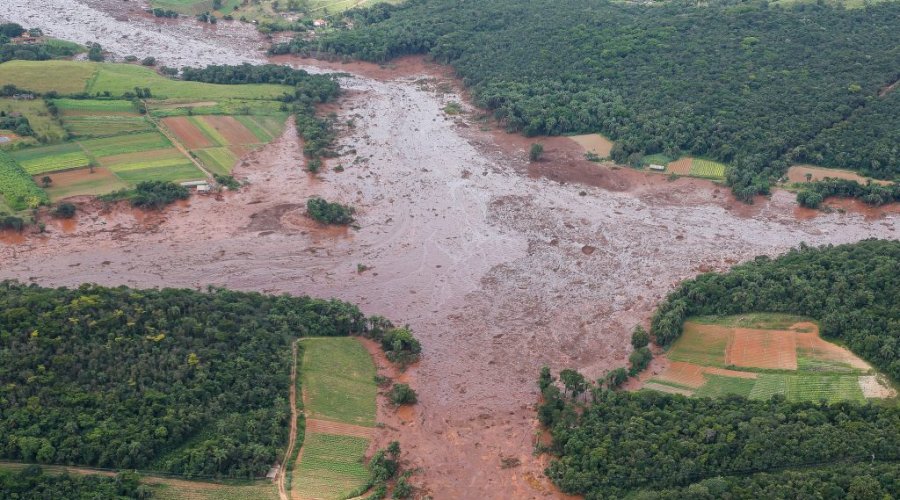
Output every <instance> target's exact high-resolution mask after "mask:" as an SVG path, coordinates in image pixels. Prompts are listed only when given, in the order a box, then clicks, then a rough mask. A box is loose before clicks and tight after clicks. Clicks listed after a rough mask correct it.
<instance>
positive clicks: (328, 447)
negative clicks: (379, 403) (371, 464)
mask: <svg viewBox="0 0 900 500" xmlns="http://www.w3.org/2000/svg"><path fill="white" fill-rule="evenodd" d="M368 447H369V440H368V439H365V438H359V437H352V436H336V435H331V434H307V435H306V438H305V440H304V443H303V452H302V454H303V456H302V460H301V461H300V464H299V465H298V466H297V468H296V469H295V471H294V479H293V481H292V485H293V486H292V491H294V492H296V493H298V494H299V495H300V497H301V498H328V499H338V498H346V497H347V495H348V494H349V493H350V492H352V491H353V490H355V489H356V488H358V487H359V486H361V485H362V484H364V483H365V481H366V479H367V478H368V476H369V470H368V469H367V468H366V465H365V463H364V458H365V453H366V449H367V448H368Z"/></svg>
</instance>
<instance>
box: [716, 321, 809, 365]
mask: <svg viewBox="0 0 900 500" xmlns="http://www.w3.org/2000/svg"><path fill="white" fill-rule="evenodd" d="M725 329H727V330H729V331H730V332H731V341H730V342H729V343H728V348H727V349H726V350H725V363H726V364H728V365H734V366H742V367H745V368H770V369H774V370H796V369H797V334H795V333H794V332H790V331H779V330H755V329H752V328H725Z"/></svg>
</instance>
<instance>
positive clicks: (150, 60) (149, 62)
mask: <svg viewBox="0 0 900 500" xmlns="http://www.w3.org/2000/svg"><path fill="white" fill-rule="evenodd" d="M141 64H142V65H144V66H156V58H155V57H145V58H144V59H143V60H142V61H141Z"/></svg>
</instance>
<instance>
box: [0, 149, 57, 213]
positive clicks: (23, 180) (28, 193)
mask: <svg viewBox="0 0 900 500" xmlns="http://www.w3.org/2000/svg"><path fill="white" fill-rule="evenodd" d="M0 195H3V197H4V198H5V199H6V203H7V204H8V205H9V206H10V207H11V208H12V209H13V210H24V209H26V208H30V207H35V206H37V205H39V204H42V203H46V202H47V194H46V193H44V192H43V191H42V190H41V189H40V188H39V187H37V185H36V184H35V183H34V180H33V179H32V178H31V176H30V175H28V173H27V172H25V170H24V169H23V168H22V167H21V166H20V165H19V164H18V163H16V160H14V159H13V158H12V157H11V156H9V155H8V154H6V153H5V152H3V151H0Z"/></svg>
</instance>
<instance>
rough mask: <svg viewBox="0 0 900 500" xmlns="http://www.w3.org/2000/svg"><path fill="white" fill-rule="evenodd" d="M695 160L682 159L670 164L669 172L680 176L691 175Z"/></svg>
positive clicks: (689, 158)
mask: <svg viewBox="0 0 900 500" xmlns="http://www.w3.org/2000/svg"><path fill="white" fill-rule="evenodd" d="M693 163H694V159H693V158H691V157H687V158H681V159H678V160H675V161H673V162H672V163H669V165H668V167H667V170H668V172H669V173H672V174H678V175H689V174H690V173H691V164H693Z"/></svg>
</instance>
